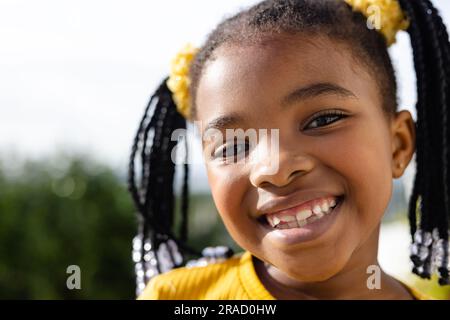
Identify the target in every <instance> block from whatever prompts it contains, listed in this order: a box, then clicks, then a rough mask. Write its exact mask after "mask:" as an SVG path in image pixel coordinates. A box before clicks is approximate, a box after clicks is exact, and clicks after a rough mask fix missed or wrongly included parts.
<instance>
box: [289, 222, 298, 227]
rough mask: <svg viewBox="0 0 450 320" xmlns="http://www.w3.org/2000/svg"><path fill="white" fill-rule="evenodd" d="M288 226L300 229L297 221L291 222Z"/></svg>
mask: <svg viewBox="0 0 450 320" xmlns="http://www.w3.org/2000/svg"><path fill="white" fill-rule="evenodd" d="M288 226H289V228H298V223H297V221H294V222H289V223H288Z"/></svg>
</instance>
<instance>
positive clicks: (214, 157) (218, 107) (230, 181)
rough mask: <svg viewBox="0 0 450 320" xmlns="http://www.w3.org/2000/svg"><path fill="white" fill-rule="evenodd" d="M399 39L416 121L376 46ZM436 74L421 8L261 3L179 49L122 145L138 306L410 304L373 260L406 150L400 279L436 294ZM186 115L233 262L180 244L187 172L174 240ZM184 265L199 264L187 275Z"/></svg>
mask: <svg viewBox="0 0 450 320" xmlns="http://www.w3.org/2000/svg"><path fill="white" fill-rule="evenodd" d="M399 30H407V32H408V33H409V34H410V36H411V43H412V47H413V53H414V63H415V69H416V74H417V88H418V102H417V106H416V108H417V115H418V119H417V123H414V121H413V119H412V117H411V114H410V113H409V112H408V111H398V110H397V98H396V91H397V89H396V88H397V87H396V79H395V75H394V70H393V66H392V63H391V61H390V58H389V55H388V51H387V48H388V46H389V45H391V44H392V43H394V42H395V34H396V32H397V31H399ZM191 60H192V61H191ZM449 65H450V55H449V39H448V34H447V31H446V28H445V26H444V24H443V22H442V19H441V17H440V16H439V14H438V12H437V10H436V9H435V8H434V7H433V5H432V3H431V2H430V1H429V0H399V1H396V0H366V1H363V0H360V1H356V0H266V1H263V2H261V3H259V4H257V5H255V6H253V7H251V8H249V9H247V10H245V11H242V12H240V13H238V14H237V15H235V16H233V17H231V18H229V19H226V20H225V21H224V22H222V23H221V24H219V25H218V26H217V28H216V29H215V30H214V31H213V32H212V33H211V34H210V35H209V37H208V38H207V40H206V42H205V44H204V45H203V46H202V47H201V48H200V49H199V50H198V51H197V50H194V49H192V48H188V49H187V50H186V51H185V52H182V53H181V54H180V56H179V57H178V59H177V60H176V61H175V63H174V65H173V67H172V75H171V77H170V78H169V79H166V80H168V81H166V80H164V82H163V83H162V84H161V86H160V87H159V88H158V90H157V91H156V93H155V94H154V95H153V97H152V98H151V100H150V103H149V105H148V107H147V109H146V111H145V115H144V117H143V119H142V121H141V123H140V126H139V130H138V133H137V135H136V138H135V141H134V144H133V148H132V154H131V161H130V167H129V189H130V192H131V195H132V197H133V199H134V201H135V203H136V207H137V209H138V211H139V213H140V216H141V218H142V219H141V229H140V233H139V236H138V237H136V238H135V241H134V254H133V257H134V259H135V261H136V271H137V276H138V293H139V294H140V298H142V299H424V298H425V297H423V296H421V295H420V294H419V293H417V292H416V291H415V290H414V289H413V288H410V287H408V286H407V285H405V284H403V283H401V282H399V281H398V280H396V279H394V278H393V277H391V276H389V275H387V274H386V273H384V272H383V271H382V270H381V269H380V268H379V265H378V263H377V246H378V236H379V229H380V221H381V218H382V216H383V214H384V212H385V209H386V207H387V205H388V202H389V200H390V197H391V193H392V179H393V178H399V177H401V176H402V175H403V172H404V170H405V168H406V166H407V165H408V163H409V162H410V161H411V159H412V157H413V154H414V152H416V162H417V163H416V165H417V166H416V167H417V173H416V177H415V181H414V188H413V192H412V195H411V199H410V205H409V220H410V223H411V236H412V242H413V243H412V246H411V260H412V262H413V264H414V268H413V272H414V273H416V274H417V275H419V276H420V277H422V278H430V277H431V275H432V274H434V273H436V274H437V275H438V277H439V283H440V284H441V285H448V284H449V262H448V255H449V252H448V219H449V212H450V208H449V201H448V198H449V178H450V176H449V171H448V163H449V160H450V159H449V153H448V148H449V145H448V142H447V140H448V138H449V132H448V124H447V112H448V108H449V107H450V105H449V101H448V94H449V86H448V84H449V83H448V82H449V81H450V70H449ZM186 121H195V123H196V125H198V128H199V131H200V133H201V134H202V136H203V137H204V136H205V135H207V136H208V137H209V138H205V139H203V140H202V143H203V151H204V157H205V163H206V168H207V173H208V180H209V183H210V187H211V191H212V195H213V199H214V202H215V204H216V206H217V208H218V211H219V214H220V216H221V218H222V220H223V222H224V224H225V226H226V228H227V230H228V231H229V233H230V235H231V236H232V238H233V239H234V240H235V241H236V242H237V244H239V246H241V247H242V248H243V249H245V251H244V253H242V254H233V252H231V251H230V250H227V248H224V247H218V248H216V250H214V248H206V249H205V250H203V252H202V253H199V252H197V251H196V250H194V249H192V248H190V247H189V246H187V245H186V240H187V209H188V195H187V193H188V190H187V175H188V166H187V164H185V165H184V187H183V192H182V201H181V203H182V204H181V219H182V223H181V229H180V230H179V231H178V232H175V230H173V225H174V196H173V186H172V184H173V178H174V166H175V164H174V162H173V161H172V157H171V153H172V149H173V148H174V147H175V146H176V145H177V141H173V139H171V136H172V133H173V132H174V131H175V130H177V129H183V128H186ZM230 129H241V130H244V131H245V130H256V131H258V130H260V129H278V131H276V132H275V131H273V135H275V133H277V140H276V142H277V144H276V147H277V148H276V150H277V151H276V152H271V151H270V150H271V149H270V148H269V147H268V146H267V143H264V142H263V141H262V140H263V139H258V141H256V142H255V141H254V139H253V140H252V141H250V140H251V139H249V137H248V136H247V135H244V138H242V136H232V138H229V137H228V136H227V135H226V134H225V133H226V132H229V130H230ZM208 130H215V131H214V132H215V138H211V135H208V134H207V133H208ZM217 133H222V135H220V134H217ZM271 135H272V131H271ZM217 136H219V137H220V138H217ZM269 149H270V150H269ZM255 154H259V155H260V156H259V157H255ZM261 155H262V156H261ZM271 157H273V158H271ZM136 158H137V159H139V160H140V161H141V162H140V164H139V165H140V167H139V169H140V170H139V171H140V173H139V176H140V178H141V181H139V182H137V173H136V172H135V171H136V170H137V168H136V165H137V163H135V162H136ZM254 159H256V160H254ZM267 159H269V160H273V159H275V160H276V161H275V164H276V165H275V166H274V165H273V161H269V162H272V163H271V164H270V165H269V164H268V163H267V161H266V160H267ZM250 160H253V161H250ZM188 256H190V257H197V258H198V257H200V256H203V258H202V259H200V260H198V261H197V262H199V263H200V265H198V264H197V265H192V264H187V265H186V261H187V257H188ZM171 269H173V270H171ZM370 270H374V271H373V272H374V275H375V276H378V278H377V279H378V280H377V281H375V282H374V283H371V281H370V279H368V277H369V276H370V274H368V272H369V271H370ZM157 274H159V275H157ZM155 275H157V276H155ZM150 279H151V281H150V282H149V283H148V285H147V286H146V288H145V290H144V291H142V290H143V289H144V287H145V283H146V282H147V281H148V280H150Z"/></svg>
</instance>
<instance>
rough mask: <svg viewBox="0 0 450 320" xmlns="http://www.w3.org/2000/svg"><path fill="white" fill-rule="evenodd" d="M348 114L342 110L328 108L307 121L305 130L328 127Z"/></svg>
mask: <svg viewBox="0 0 450 320" xmlns="http://www.w3.org/2000/svg"><path fill="white" fill-rule="evenodd" d="M347 116H348V115H347V114H346V113H345V112H343V111H341V110H326V111H323V112H319V113H318V114H315V115H314V116H313V118H312V119H309V120H308V121H307V122H306V125H305V126H303V130H313V129H318V128H322V127H326V126H328V125H330V124H333V123H335V122H337V121H339V120H341V119H343V118H346V117H347Z"/></svg>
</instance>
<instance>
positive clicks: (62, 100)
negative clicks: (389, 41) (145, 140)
mask: <svg viewBox="0 0 450 320" xmlns="http://www.w3.org/2000/svg"><path fill="white" fill-rule="evenodd" d="M256 2H258V1H257V0H227V1H211V0H209V1H208V0H191V1H181V0H165V1H152V0H148V1H139V0H127V1H124V0H123V1H118V0H114V1H112V0H96V1H95V0H90V1H87V0H77V1H62V0H41V1H31V0H29V1H25V0H0V44H1V45H0V153H1V154H11V153H13V154H16V155H22V156H28V157H40V156H43V155H47V154H51V153H52V152H54V151H55V150H69V151H77V150H78V151H83V152H88V153H91V154H93V155H94V156H95V157H97V158H99V159H100V160H102V161H105V162H107V163H108V164H110V165H112V166H114V167H116V168H118V169H121V170H124V169H125V166H126V164H127V160H128V155H129V149H130V145H131V141H132V138H133V136H134V133H135V130H136V128H137V125H138V122H139V120H140V118H141V116H142V113H143V110H144V107H145V105H146V104H147V101H148V99H149V97H150V95H151V93H152V92H153V90H154V89H155V87H156V86H157V85H158V84H159V82H160V81H161V79H162V78H163V77H165V76H166V74H167V72H168V65H169V62H170V59H171V58H172V56H173V55H174V54H175V53H176V52H177V50H178V49H179V48H180V47H181V46H182V45H183V44H184V43H186V42H188V41H190V42H193V43H194V44H197V45H199V44H201V42H202V41H203V40H204V38H205V36H206V34H207V33H208V32H209V31H210V30H211V29H212V28H213V27H214V26H215V25H216V24H217V23H218V22H219V21H220V20H221V19H222V18H223V17H224V16H226V15H229V14H232V13H234V12H235V11H236V10H237V9H238V8H239V7H243V6H247V5H249V4H253V3H256ZM434 2H435V4H436V5H437V6H438V7H439V8H441V9H442V11H443V15H444V20H445V21H447V22H449V21H450V1H447V0H435V1H434ZM392 54H393V59H394V61H395V63H396V65H397V67H398V68H399V70H400V72H399V75H398V76H399V86H400V98H401V99H400V101H401V103H402V106H405V105H411V106H413V105H414V101H415V96H416V94H415V89H414V83H415V82H414V81H415V78H414V73H413V69H412V57H411V53H410V51H409V38H408V36H407V35H406V34H401V35H400V37H399V41H398V44H397V45H396V46H395V47H394V48H393V51H392ZM194 152H196V154H200V153H199V150H196V151H194ZM192 174H194V175H196V176H198V177H200V178H199V179H198V180H197V179H196V180H197V181H204V180H205V179H204V177H205V175H204V171H203V167H202V166H199V167H197V168H195V169H194V171H193V173H192Z"/></svg>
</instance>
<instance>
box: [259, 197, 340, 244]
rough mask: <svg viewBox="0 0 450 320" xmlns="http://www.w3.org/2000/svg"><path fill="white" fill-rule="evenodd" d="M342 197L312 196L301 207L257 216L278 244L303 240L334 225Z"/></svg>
mask: <svg viewBox="0 0 450 320" xmlns="http://www.w3.org/2000/svg"><path fill="white" fill-rule="evenodd" d="M343 201H344V196H343V195H341V196H337V197H334V196H330V197H323V198H319V199H315V200H312V201H309V202H307V203H304V204H302V205H300V206H296V207H292V208H289V209H286V210H282V211H278V212H274V213H267V214H263V215H261V216H259V217H258V218H257V220H258V223H259V224H260V225H261V226H262V227H263V230H264V233H265V234H266V235H267V236H268V237H269V239H271V240H272V241H275V242H277V243H278V245H279V246H283V245H292V244H295V243H299V242H306V241H310V240H313V239H315V238H317V237H319V236H320V235H321V234H323V233H325V232H326V231H327V230H328V228H329V227H331V225H332V224H333V222H334V220H335V218H336V216H337V214H338V212H339V210H340V208H341V206H342V203H343Z"/></svg>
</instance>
